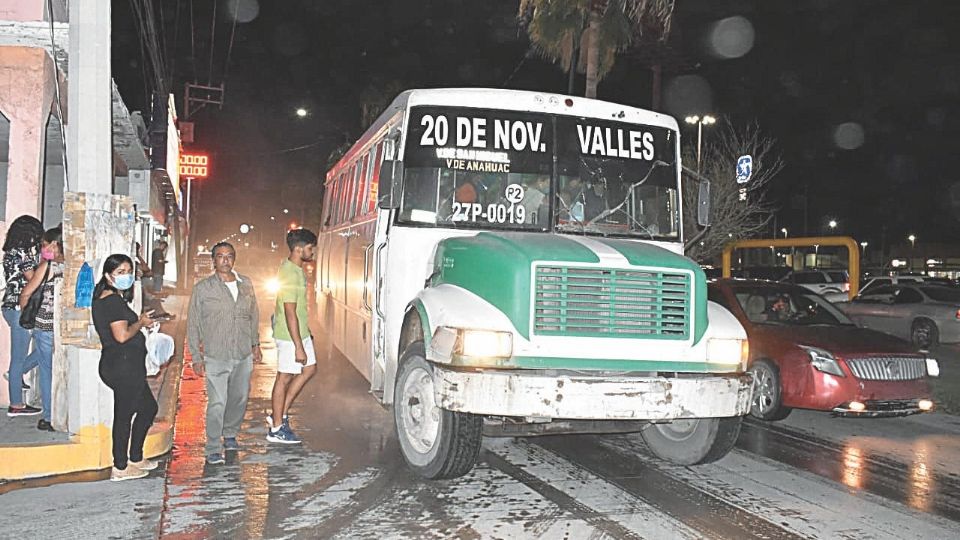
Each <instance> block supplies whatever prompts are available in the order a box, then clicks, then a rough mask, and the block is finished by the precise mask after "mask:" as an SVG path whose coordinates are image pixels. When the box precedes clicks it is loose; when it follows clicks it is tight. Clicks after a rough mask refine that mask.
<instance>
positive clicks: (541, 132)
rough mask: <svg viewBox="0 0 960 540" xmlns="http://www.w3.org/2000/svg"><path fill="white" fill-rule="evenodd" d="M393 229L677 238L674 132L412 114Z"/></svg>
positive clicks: (567, 120) (568, 120)
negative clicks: (397, 225) (404, 226)
mask: <svg viewBox="0 0 960 540" xmlns="http://www.w3.org/2000/svg"><path fill="white" fill-rule="evenodd" d="M407 129H408V133H407V138H406V140H407V142H406V148H405V149H404V157H403V161H404V182H403V191H402V199H401V204H400V212H399V214H398V218H397V219H398V222H399V223H404V224H408V225H416V226H426V227H430V226H434V227H460V228H479V229H513V230H527V231H557V232H567V233H581V234H596V235H603V236H632V237H641V238H648V239H663V240H678V239H679V237H680V195H679V193H678V191H677V169H676V134H675V133H674V132H672V131H670V130H668V129H665V128H660V127H656V126H645V125H637V124H627V123H622V122H609V121H599V120H596V119H592V118H580V117H572V116H559V115H547V114H536V113H522V112H511V111H502V110H486V109H472V108H471V109H468V108H450V107H415V108H413V109H412V110H411V112H410V121H409V124H408V128H407Z"/></svg>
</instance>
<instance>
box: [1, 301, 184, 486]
mask: <svg viewBox="0 0 960 540" xmlns="http://www.w3.org/2000/svg"><path fill="white" fill-rule="evenodd" d="M163 304H164V309H165V310H166V311H167V312H169V313H171V314H174V315H176V316H177V318H176V319H175V320H173V321H169V322H166V323H163V324H162V325H161V330H162V331H163V332H164V333H167V334H170V335H171V336H173V337H174V340H175V342H176V343H177V348H178V351H177V352H176V353H175V354H174V356H173V358H171V360H170V362H169V363H168V364H167V365H166V366H165V367H164V368H163V369H162V370H161V371H160V373H159V374H158V375H157V376H155V377H150V378H148V379H147V380H148V382H149V384H150V388H151V389H152V390H153V392H154V395H155V396H156V397H157V403H158V405H159V408H160V410H159V412H158V414H157V418H156V420H155V421H154V424H153V427H152V428H151V429H150V433H149V434H148V435H147V441H146V444H145V446H144V450H145V452H144V453H145V454H147V456H149V457H153V456H157V455H161V454H165V453H166V452H168V451H169V450H170V448H171V446H172V444H173V425H174V416H175V414H176V404H177V393H178V391H179V385H180V372H181V370H182V368H183V350H182V348H183V347H182V344H183V343H184V337H185V334H186V315H187V305H188V304H189V297H188V296H176V295H170V296H168V297H167V298H166V299H164V302H163ZM37 418H38V417H37V416H27V417H16V418H10V417H7V416H6V415H3V416H2V418H0V493H3V492H6V491H9V490H11V489H16V488H18V487H23V485H25V484H24V483H23V481H22V480H23V479H27V478H42V477H48V476H51V475H59V474H67V473H77V472H80V471H90V470H97V469H101V466H100V460H99V459H98V458H99V457H100V456H101V455H102V454H103V449H102V448H89V446H90V444H82V443H81V442H80V438H81V437H79V436H78V434H76V433H63V432H53V433H51V432H46V431H40V430H38V429H37V427H36V425H37ZM104 435H105V436H101V438H100V440H101V444H103V443H102V441H106V444H108V445H109V440H110V433H109V431H107V432H106V433H105V434H104ZM88 439H89V438H88ZM106 454H108V455H109V448H107V450H106ZM104 475H109V469H102V470H99V471H98V472H95V473H89V472H88V473H83V474H80V475H78V476H77V478H76V479H77V480H84V479H91V480H92V479H99V477H100V476H104ZM34 482H35V481H34ZM31 483H33V482H31Z"/></svg>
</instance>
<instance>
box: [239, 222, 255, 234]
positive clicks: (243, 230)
mask: <svg viewBox="0 0 960 540" xmlns="http://www.w3.org/2000/svg"><path fill="white" fill-rule="evenodd" d="M252 228H253V227H251V226H250V225H247V224H246V223H243V224H241V225H240V234H247V233H248V232H250V229H252Z"/></svg>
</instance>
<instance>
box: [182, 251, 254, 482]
mask: <svg viewBox="0 0 960 540" xmlns="http://www.w3.org/2000/svg"><path fill="white" fill-rule="evenodd" d="M212 255H213V267H214V273H213V275H211V276H210V277H208V278H205V279H203V280H201V281H200V282H198V283H197V284H196V285H194V287H193V294H192V295H191V296H190V313H189V315H188V319H187V341H188V344H189V347H190V354H192V355H193V371H194V372H195V373H196V374H197V375H204V374H205V375H206V382H207V445H206V450H205V451H206V454H207V463H210V464H213V465H215V464H220V463H224V462H225V460H224V456H223V453H224V450H228V451H231V450H238V449H239V448H240V446H239V444H238V443H237V433H239V431H240V423H241V422H242V421H243V415H244V413H245V412H246V409H247V397H248V395H249V394H250V375H251V373H253V362H260V360H261V353H260V335H259V325H260V312H259V310H258V308H257V297H256V295H255V294H254V291H253V282H252V281H251V280H250V278H248V277H246V276H242V275H239V274H237V273H236V272H234V270H233V265H234V263H236V259H237V252H236V250H235V249H233V246H232V245H230V244H229V243H227V242H220V243H219V244H217V245H215V246H213V252H212ZM221 439H222V440H221Z"/></svg>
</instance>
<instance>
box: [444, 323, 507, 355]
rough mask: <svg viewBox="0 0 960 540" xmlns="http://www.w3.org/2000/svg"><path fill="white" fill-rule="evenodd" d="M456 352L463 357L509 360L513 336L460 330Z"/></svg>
mask: <svg viewBox="0 0 960 540" xmlns="http://www.w3.org/2000/svg"><path fill="white" fill-rule="evenodd" d="M458 345H459V346H458V347H457V349H458V350H457V352H458V353H459V354H461V355H463V356H475V357H481V358H509V357H510V356H513V334H512V333H510V332H498V331H495V330H471V329H461V330H460V339H459V344H458Z"/></svg>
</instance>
